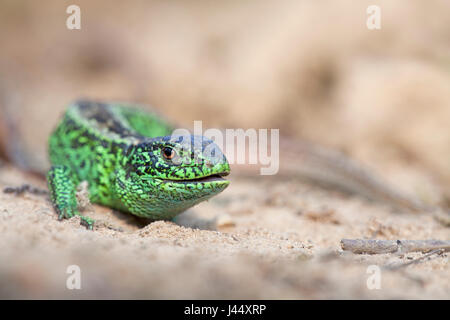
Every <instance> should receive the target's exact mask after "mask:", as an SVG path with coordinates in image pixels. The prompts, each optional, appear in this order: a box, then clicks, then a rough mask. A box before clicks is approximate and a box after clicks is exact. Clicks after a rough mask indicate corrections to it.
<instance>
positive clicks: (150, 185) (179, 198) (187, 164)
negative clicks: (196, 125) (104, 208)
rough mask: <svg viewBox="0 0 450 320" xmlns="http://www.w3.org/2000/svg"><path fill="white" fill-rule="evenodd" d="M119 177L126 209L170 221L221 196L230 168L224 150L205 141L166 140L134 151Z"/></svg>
mask: <svg viewBox="0 0 450 320" xmlns="http://www.w3.org/2000/svg"><path fill="white" fill-rule="evenodd" d="M124 155H125V156H124V157H123V160H122V163H121V164H122V165H121V166H119V169H118V172H116V190H117V193H118V195H119V198H120V199H121V201H122V202H123V204H124V205H125V206H126V208H127V209H128V210H129V211H131V212H133V213H134V214H136V215H140V216H143V217H148V218H155V219H161V218H162V219H164V218H167V219H169V218H172V217H174V216H175V215H177V214H178V213H180V212H182V211H184V210H186V209H188V208H190V207H192V206H194V205H195V204H197V203H199V202H201V201H204V200H207V199H209V198H211V197H212V196H214V195H216V194H218V193H220V192H222V191H223V190H224V189H225V188H226V187H227V186H228V185H229V181H228V180H225V179H224V178H223V177H224V176H226V175H228V174H229V173H230V166H229V164H228V161H227V159H226V158H225V156H224V154H223V153H222V151H221V150H220V148H219V147H218V146H217V145H216V144H215V143H214V142H213V141H212V140H209V139H207V138H205V137H202V136H192V135H187V136H167V137H157V138H151V139H146V140H144V141H143V142H140V143H138V144H136V145H133V146H130V147H129V148H128V149H127V150H126V151H125V153H124Z"/></svg>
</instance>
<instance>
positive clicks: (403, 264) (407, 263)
mask: <svg viewBox="0 0 450 320" xmlns="http://www.w3.org/2000/svg"><path fill="white" fill-rule="evenodd" d="M444 251H445V250H444V249H436V250H433V251H431V252H430V253H427V254H426V255H424V256H422V257H420V258H417V259H414V260H412V261H409V262H406V263H402V264H399V265H394V266H387V267H386V268H387V269H390V270H397V269H400V268H403V267H407V266H410V265H412V264H416V263H419V262H421V261H423V260H425V259H426V258H428V257H430V256H432V255H434V254H437V256H439V255H441V254H442V253H444Z"/></svg>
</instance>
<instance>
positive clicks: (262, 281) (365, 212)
mask: <svg viewBox="0 0 450 320" xmlns="http://www.w3.org/2000/svg"><path fill="white" fill-rule="evenodd" d="M231 180H232V184H231V186H232V187H230V188H228V189H227V190H226V191H225V192H223V193H222V194H221V195H219V196H217V197H215V198H213V199H211V200H210V201H209V202H207V203H203V204H200V205H198V206H196V207H194V208H193V209H191V210H189V211H187V212H185V213H183V214H181V215H180V216H179V217H178V218H177V219H176V222H175V223H174V222H168V221H157V222H151V223H149V222H148V221H142V220H138V219H135V218H133V217H132V216H130V215H126V214H123V213H119V212H113V211H112V210H110V209H108V208H103V207H100V206H88V207H87V208H86V209H85V212H86V214H87V215H89V216H92V217H95V218H96V219H97V226H96V227H95V230H94V231H88V230H86V229H85V228H84V227H82V226H80V225H79V219H78V218H72V219H70V220H67V221H62V222H60V221H58V220H57V218H56V215H55V213H54V211H53V209H52V207H51V205H50V203H49V200H48V198H47V196H46V195H36V194H31V193H24V194H22V195H14V194H5V193H0V239H1V241H0V243H1V245H0V246H1V248H0V262H1V263H0V297H2V298H169V299H170V298H186V299H189V298H203V299H210V298H219V299H221V298H240V299H244V298H258V299H259V298H262V299H284V298H287V299H291V298H308V299H311V298H313V299H315V298H333V299H334V298H344V299H349V298H357V299H374V298H402V299H403V298H426V299H431V298H437V299H448V298H449V297H450V277H449V274H450V272H449V271H450V266H449V264H448V254H444V255H441V256H434V257H430V258H429V259H425V260H424V261H423V262H421V263H417V264H413V265H410V266H407V267H402V268H400V269H398V270H396V271H391V270H388V269H386V268H384V266H388V265H394V264H399V263H406V262H408V261H411V260H412V259H416V258H419V257H421V256H422V254H420V253H408V254H405V255H395V254H386V255H355V254H352V253H347V252H343V251H342V250H341V249H340V245H339V243H340V240H341V239H342V238H364V237H368V238H377V239H429V238H436V239H449V238H448V236H449V232H448V228H445V227H443V226H442V225H440V224H439V223H438V222H436V221H435V220H434V219H433V218H432V217H431V216H429V215H425V214H422V215H416V214H398V213H395V212H391V211H390V210H389V209H388V208H386V207H384V206H380V205H376V204H374V203H370V202H367V201H365V200H361V199H358V198H355V197H349V196H346V195H343V194H340V193H337V192H331V191H325V190H321V189H318V188H316V187H314V186H309V185H306V184H303V183H301V182H299V181H277V180H276V179H272V180H268V181H254V180H252V179H244V178H238V177H232V178H231ZM25 183H26V184H30V185H32V186H34V187H37V188H42V189H45V183H44V182H43V181H42V180H41V179H40V178H36V177H32V176H29V175H26V174H24V173H22V172H20V171H19V170H17V169H15V168H13V167H11V166H9V165H3V166H2V167H1V170H0V188H1V189H4V188H5V187H7V186H20V185H22V184H25ZM18 235H20V236H18ZM70 265H77V266H79V267H80V270H81V289H80V290H76V289H74V290H69V289H67V287H66V281H67V279H68V277H69V276H70V274H67V273H66V271H67V268H68V267H69V266H70ZM369 265H377V266H380V267H381V269H380V270H381V283H380V284H381V287H380V289H373V290H369V289H368V286H367V281H368V279H369V277H370V276H371V274H369V273H368V272H367V270H368V269H367V268H368V266H369Z"/></svg>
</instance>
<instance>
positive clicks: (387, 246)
mask: <svg viewBox="0 0 450 320" xmlns="http://www.w3.org/2000/svg"><path fill="white" fill-rule="evenodd" d="M341 247H342V249H343V250H345V251H351V252H353V253H367V254H380V253H394V252H400V253H406V252H412V251H421V252H429V251H433V250H438V249H442V250H443V251H450V241H442V240H375V239H342V240H341Z"/></svg>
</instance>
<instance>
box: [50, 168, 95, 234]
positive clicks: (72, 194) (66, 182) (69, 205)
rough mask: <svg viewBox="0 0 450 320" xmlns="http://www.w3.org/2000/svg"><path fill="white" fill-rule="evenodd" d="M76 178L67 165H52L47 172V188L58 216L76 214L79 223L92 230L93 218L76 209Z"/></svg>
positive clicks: (70, 216)
mask: <svg viewBox="0 0 450 320" xmlns="http://www.w3.org/2000/svg"><path fill="white" fill-rule="evenodd" d="M78 182H79V181H78V179H77V178H76V177H75V175H74V174H72V170H71V169H70V168H69V167H68V166H64V165H55V166H52V167H51V169H50V170H49V171H48V174H47V183H48V190H49V192H50V199H51V201H52V203H53V206H54V208H55V210H56V212H57V213H58V218H59V219H60V220H62V219H69V218H72V217H73V216H74V215H77V216H79V217H80V219H81V224H82V225H84V226H85V227H87V228H88V229H89V230H92V228H93V226H94V220H93V219H91V218H89V217H85V216H83V215H81V213H80V212H79V211H78V204H77V197H76V188H77V185H78Z"/></svg>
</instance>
